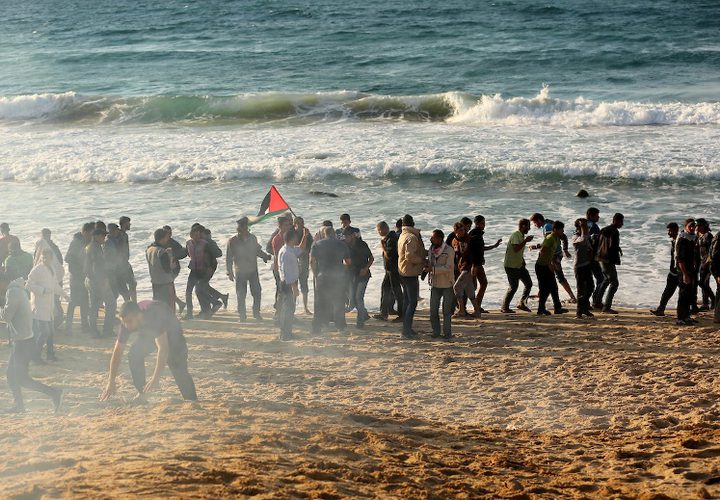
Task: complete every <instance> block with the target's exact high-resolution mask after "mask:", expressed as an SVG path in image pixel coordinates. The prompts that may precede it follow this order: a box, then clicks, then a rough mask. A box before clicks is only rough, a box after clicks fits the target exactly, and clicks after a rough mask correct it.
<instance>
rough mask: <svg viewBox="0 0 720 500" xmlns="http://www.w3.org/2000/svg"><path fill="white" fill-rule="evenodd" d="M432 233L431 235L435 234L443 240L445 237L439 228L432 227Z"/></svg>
mask: <svg viewBox="0 0 720 500" xmlns="http://www.w3.org/2000/svg"><path fill="white" fill-rule="evenodd" d="M432 235H433V236H437V237H438V238H440V239H441V240H444V239H445V233H443V232H442V231H440V230H439V229H433V232H432Z"/></svg>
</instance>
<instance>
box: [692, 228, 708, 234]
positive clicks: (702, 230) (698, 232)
mask: <svg viewBox="0 0 720 500" xmlns="http://www.w3.org/2000/svg"><path fill="white" fill-rule="evenodd" d="M695 231H697V234H705V233H707V232H708V230H707V226H697V227H696V228H695Z"/></svg>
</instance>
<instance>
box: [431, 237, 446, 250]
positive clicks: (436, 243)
mask: <svg viewBox="0 0 720 500" xmlns="http://www.w3.org/2000/svg"><path fill="white" fill-rule="evenodd" d="M442 242H443V240H442V238H440V236H438V235H437V234H433V235H432V236H430V243H432V246H433V247H435V248H440V245H442Z"/></svg>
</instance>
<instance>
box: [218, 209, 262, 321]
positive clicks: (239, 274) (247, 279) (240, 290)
mask: <svg viewBox="0 0 720 500" xmlns="http://www.w3.org/2000/svg"><path fill="white" fill-rule="evenodd" d="M270 258H271V256H270V255H268V254H266V253H265V252H263V250H262V247H261V246H260V244H259V243H258V240H257V238H256V237H255V235H254V234H252V233H251V232H250V230H249V229H248V218H247V217H243V218H241V219H238V221H237V234H236V235H235V236H233V237H232V238H230V239H229V240H228V243H227V249H226V252H225V270H226V272H227V276H228V279H229V280H230V281H234V282H235V294H236V295H237V311H238V316H239V317H240V321H245V320H246V319H247V310H246V308H245V298H246V297H247V290H248V286H249V287H250V294H251V295H252V298H253V306H252V312H253V318H255V319H256V320H257V321H260V320H262V316H261V315H260V304H261V300H262V288H261V287H260V276H259V274H258V265H257V260H258V259H262V260H263V262H266V263H267V261H269V260H270Z"/></svg>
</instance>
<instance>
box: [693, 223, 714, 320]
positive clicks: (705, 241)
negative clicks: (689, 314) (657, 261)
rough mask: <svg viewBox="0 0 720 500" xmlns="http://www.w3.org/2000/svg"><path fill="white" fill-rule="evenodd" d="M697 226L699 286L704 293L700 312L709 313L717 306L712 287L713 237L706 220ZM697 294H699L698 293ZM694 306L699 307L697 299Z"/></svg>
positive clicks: (696, 251) (696, 248) (696, 250)
mask: <svg viewBox="0 0 720 500" xmlns="http://www.w3.org/2000/svg"><path fill="white" fill-rule="evenodd" d="M695 223H696V224H697V229H696V231H697V237H698V238H697V246H696V247H695V259H696V266H697V269H698V271H699V273H700V276H699V279H698V286H699V287H700V290H701V291H702V307H700V309H698V311H697V312H700V311H709V310H710V309H712V308H713V307H714V306H715V294H714V293H713V291H712V288H711V287H710V274H711V273H710V246H711V245H712V240H713V235H712V233H711V232H710V224H709V223H708V221H707V220H705V219H698V220H697V221H695ZM696 293H697V292H696ZM693 305H695V306H696V307H697V297H696V298H695V302H693Z"/></svg>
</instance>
